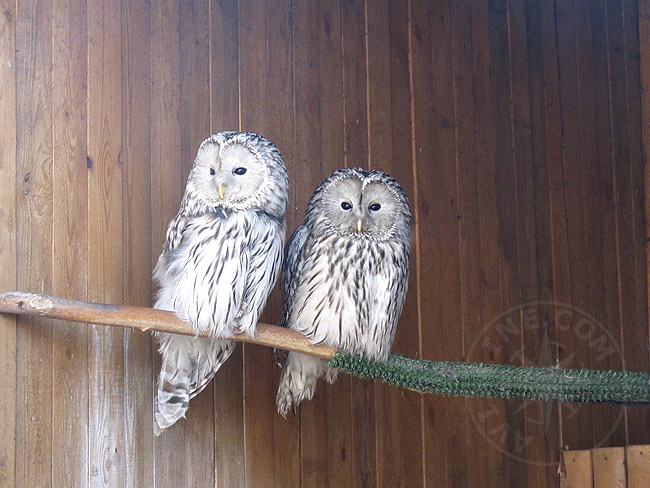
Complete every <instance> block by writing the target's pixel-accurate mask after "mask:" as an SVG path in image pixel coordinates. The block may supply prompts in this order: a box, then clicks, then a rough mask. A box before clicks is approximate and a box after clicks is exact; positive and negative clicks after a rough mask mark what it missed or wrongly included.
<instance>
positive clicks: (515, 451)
mask: <svg viewBox="0 0 650 488" xmlns="http://www.w3.org/2000/svg"><path fill="white" fill-rule="evenodd" d="M509 7H510V5H509V3H508V2H502V1H499V0H493V1H491V2H490V3H489V9H490V16H489V39H490V57H491V62H492V69H491V79H492V83H491V91H492V100H493V105H492V107H493V110H492V123H493V125H494V127H495V132H494V151H495V153H494V161H495V182H497V185H496V198H497V221H498V243H499V248H500V249H499V273H500V285H499V289H500V294H501V310H502V311H503V313H506V312H508V311H509V310H511V307H516V306H518V305H519V304H520V300H521V299H520V295H519V294H520V289H519V288H520V284H519V273H518V271H519V267H520V261H521V260H522V259H523V256H520V253H519V249H518V239H517V235H518V228H517V225H518V220H517V218H518V209H517V205H518V191H517V179H516V178H517V173H516V167H517V166H516V162H517V160H518V158H519V156H517V155H516V152H515V140H514V127H513V125H514V124H513V122H514V114H513V108H512V105H514V101H512V100H511V99H512V98H513V97H514V96H515V95H514V94H512V96H511V92H512V89H513V87H514V85H515V84H516V81H515V80H514V79H511V70H512V69H513V67H514V66H513V65H514V64H515V59H514V58H515V57H516V56H515V55H514V54H513V53H512V52H511V48H512V46H517V49H519V50H520V51H519V54H520V57H521V49H522V44H523V45H525V35H524V36H522V33H521V20H522V19H521V16H520V17H519V18H518V19H517V18H516V16H515V20H517V21H518V22H519V23H518V24H516V25H518V26H519V30H517V29H516V28H513V27H514V26H511V24H510V22H509V21H510V18H511V15H510V12H509ZM504 45H508V46H510V48H509V49H508V50H504V49H503V46H504ZM517 62H518V63H522V62H524V63H525V60H522V59H519V60H518V61H517ZM524 66H525V64H524ZM524 66H521V65H520V66H519V69H520V70H523V68H524ZM524 73H525V72H524ZM520 76H521V73H520ZM520 83H521V81H520ZM524 86H525V85H524ZM522 88H523V87H521V86H520V87H519V92H520V93H521V90H522ZM523 107H524V104H523V103H522V102H521V100H520V101H519V105H518V108H519V109H520V110H521V109H522V108H523ZM517 147H519V146H517ZM522 220H523V218H522ZM503 321H504V322H505V319H504V320H503ZM499 322H501V320H500V321H499ZM511 325H512V327H510V328H508V331H507V333H503V334H499V335H500V336H501V337H500V342H497V344H496V346H497V352H498V354H497V355H496V357H497V358H499V357H500V358H501V361H502V362H504V363H510V364H512V363H513V362H516V361H517V360H519V361H520V360H521V357H522V353H523V351H522V350H521V347H520V346H519V344H521V343H522V337H521V333H522V332H521V328H520V324H519V323H516V324H514V323H513V324H511ZM499 354H500V356H499ZM524 412H525V410H524V408H522V404H521V402H520V401H516V400H507V401H506V402H505V419H504V421H503V422H500V419H498V418H497V422H499V423H497V424H496V425H489V424H488V422H490V420H491V419H490V416H488V417H487V418H486V427H489V429H490V430H489V431H488V433H489V434H490V439H491V440H492V445H493V448H495V449H498V450H499V451H500V452H501V453H502V454H503V455H504V456H508V457H509V462H508V464H507V482H508V484H509V485H512V486H526V484H527V479H526V477H527V465H526V464H525V463H524V462H522V457H523V458H524V459H525V443H523V442H522V439H524V435H525V434H522V433H525V422H524V417H525V415H524ZM487 413H488V414H490V413H491V412H490V411H488V412H487ZM495 417H496V416H495ZM522 454H523V456H522ZM513 457H514V458H513Z"/></svg>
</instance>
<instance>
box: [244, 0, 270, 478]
mask: <svg viewBox="0 0 650 488" xmlns="http://www.w3.org/2000/svg"><path fill="white" fill-rule="evenodd" d="M268 8H269V9H271V8H273V6H272V5H269V6H268ZM267 16H268V12H267V5H266V3H265V2H260V1H251V0H242V1H240V2H239V15H238V19H239V29H238V32H239V68H240V69H239V76H240V94H239V96H240V129H241V130H243V131H253V132H257V133H260V134H266V133H267V132H268V130H269V126H270V125H271V124H272V123H273V122H274V121H273V120H272V119H270V118H269V111H268V108H269V100H268V88H267V79H268V74H267V70H268V69H269V66H268V62H267V60H268V57H267V56H268V38H269V27H268V26H267V24H266V18H267ZM271 300H272V299H271ZM263 316H264V317H265V315H263ZM243 358H244V372H243V377H244V378H243V388H244V448H245V451H244V452H245V454H244V459H245V474H246V477H245V485H246V486H249V485H250V486H260V487H266V486H273V484H274V481H275V454H274V444H275V439H274V434H275V432H274V429H273V427H272V426H273V423H274V419H273V417H274V416H275V415H277V412H276V410H275V401H274V400H275V391H274V390H273V380H272V371H273V370H272V368H273V367H274V365H273V358H272V352H271V351H270V350H268V349H267V348H259V347H256V346H246V347H244V351H243ZM260 426H264V428H260Z"/></svg>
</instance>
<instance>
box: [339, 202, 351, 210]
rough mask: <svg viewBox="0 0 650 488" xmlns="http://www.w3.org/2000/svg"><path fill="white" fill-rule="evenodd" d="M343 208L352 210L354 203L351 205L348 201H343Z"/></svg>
mask: <svg viewBox="0 0 650 488" xmlns="http://www.w3.org/2000/svg"><path fill="white" fill-rule="evenodd" d="M341 208H342V209H343V210H350V209H351V208H352V205H350V204H349V203H348V202H342V203H341Z"/></svg>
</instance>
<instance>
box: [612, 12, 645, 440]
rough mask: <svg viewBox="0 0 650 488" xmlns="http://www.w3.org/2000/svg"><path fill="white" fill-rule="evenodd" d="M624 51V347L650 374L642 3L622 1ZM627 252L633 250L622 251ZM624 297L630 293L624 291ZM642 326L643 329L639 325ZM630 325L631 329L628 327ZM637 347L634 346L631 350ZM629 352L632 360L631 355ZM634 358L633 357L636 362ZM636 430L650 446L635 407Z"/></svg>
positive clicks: (631, 363)
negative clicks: (627, 286) (627, 311)
mask: <svg viewBox="0 0 650 488" xmlns="http://www.w3.org/2000/svg"><path fill="white" fill-rule="evenodd" d="M621 3H622V14H623V18H622V28H623V51H622V52H621V54H620V57H621V58H622V59H623V60H624V61H625V66H624V69H625V98H626V111H627V121H628V139H627V143H628V151H629V166H628V167H625V168H624V175H621V176H622V178H624V179H625V182H626V186H625V188H622V187H621V186H620V185H619V184H618V180H617V188H619V189H620V191H621V195H626V196H625V198H621V203H622V204H624V205H625V207H626V208H627V210H626V211H625V213H620V214H619V217H620V218H621V219H625V220H626V221H627V223H628V225H629V227H630V230H629V237H628V238H627V239H629V240H630V244H631V246H630V254H631V255H630V256H629V257H628V260H629V261H628V263H629V264H628V266H629V267H628V269H627V272H626V276H625V277H624V279H625V281H629V282H630V283H631V285H632V287H633V290H634V295H633V302H632V306H633V309H632V310H631V313H632V315H633V317H634V318H633V319H632V321H631V322H626V327H625V329H624V338H623V340H624V345H625V355H626V367H627V368H629V370H631V371H647V370H648V369H649V368H650V358H649V350H650V336H649V332H650V331H649V330H648V327H647V324H648V310H647V305H648V304H647V290H646V284H647V277H646V271H645V266H644V264H645V263H646V262H647V256H646V251H645V243H644V239H645V221H644V218H645V212H644V187H643V184H642V183H641V182H642V181H643V174H644V168H645V166H644V161H643V146H642V126H641V74H640V46H639V22H640V20H639V14H638V1H637V0H623V1H622V2H621ZM621 252H627V251H626V250H625V249H624V248H621ZM623 293H624V292H623ZM637 324H638V325H637ZM628 327H629V328H628ZM631 346H633V347H631ZM628 354H629V356H628ZM632 358H633V359H632ZM627 417H628V425H629V426H634V427H633V428H630V430H629V435H628V442H629V443H630V444H647V443H648V442H650V412H648V409H644V408H634V407H630V408H629V409H628V411H627Z"/></svg>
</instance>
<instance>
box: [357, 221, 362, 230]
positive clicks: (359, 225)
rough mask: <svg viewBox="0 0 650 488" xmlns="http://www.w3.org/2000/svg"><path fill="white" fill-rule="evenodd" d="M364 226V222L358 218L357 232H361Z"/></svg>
mask: <svg viewBox="0 0 650 488" xmlns="http://www.w3.org/2000/svg"><path fill="white" fill-rule="evenodd" d="M362 228H363V222H362V221H361V219H359V220H357V232H361V229H362Z"/></svg>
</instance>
